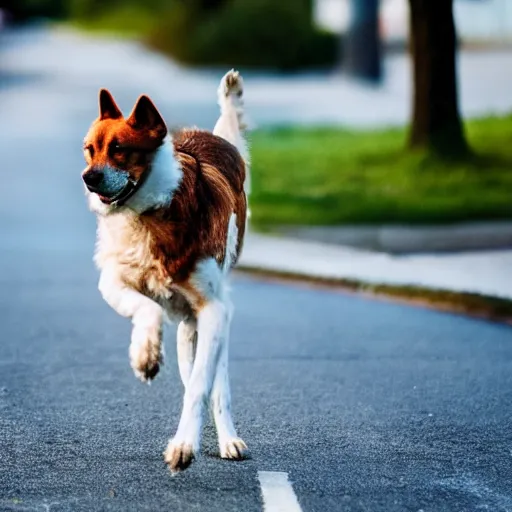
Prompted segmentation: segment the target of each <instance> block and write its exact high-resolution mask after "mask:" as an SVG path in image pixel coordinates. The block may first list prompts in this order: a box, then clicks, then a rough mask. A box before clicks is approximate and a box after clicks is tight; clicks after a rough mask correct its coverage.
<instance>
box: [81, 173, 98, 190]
mask: <svg viewBox="0 0 512 512" xmlns="http://www.w3.org/2000/svg"><path fill="white" fill-rule="evenodd" d="M82 179H83V180H84V183H85V184H86V185H87V186H88V187H92V188H96V187H97V186H98V185H99V184H100V183H101V180H102V179H103V171H99V170H97V169H90V170H88V171H87V172H85V173H84V174H83V175H82Z"/></svg>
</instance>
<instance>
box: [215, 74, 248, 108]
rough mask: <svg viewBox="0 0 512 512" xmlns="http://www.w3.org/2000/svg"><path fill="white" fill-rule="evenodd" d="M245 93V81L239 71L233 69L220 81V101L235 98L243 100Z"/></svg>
mask: <svg viewBox="0 0 512 512" xmlns="http://www.w3.org/2000/svg"><path fill="white" fill-rule="evenodd" d="M243 92H244V81H243V78H242V75H241V74H240V72H239V71H236V70H235V69H231V70H230V71H228V72H227V73H226V74H225V75H224V76H223V77H222V80H221V81H220V86H219V100H221V101H222V100H223V99H224V98H228V97H229V96H235V97H237V98H241V97H242V94H243Z"/></svg>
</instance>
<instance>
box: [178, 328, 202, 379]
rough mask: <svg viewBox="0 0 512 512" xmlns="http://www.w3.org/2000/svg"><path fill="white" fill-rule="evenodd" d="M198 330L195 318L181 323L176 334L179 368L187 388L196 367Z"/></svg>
mask: <svg viewBox="0 0 512 512" xmlns="http://www.w3.org/2000/svg"><path fill="white" fill-rule="evenodd" d="M196 329H197V322H196V320H195V319H194V318H186V319H185V320H182V321H181V322H180V323H179V325H178V332H177V334H176V342H177V350H178V367H179V370H180V377H181V382H183V385H184V386H185V387H187V383H188V380H189V378H190V374H191V373H192V368H193V366H194V357H195V354H196V349H197V336H196V332H197V331H196Z"/></svg>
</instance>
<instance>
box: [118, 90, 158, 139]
mask: <svg viewBox="0 0 512 512" xmlns="http://www.w3.org/2000/svg"><path fill="white" fill-rule="evenodd" d="M126 122H127V123H128V124H129V125H130V126H131V127H132V128H135V129H136V130H148V131H149V133H150V134H151V136H152V137H162V138H163V137H165V135H166V134H167V127H166V126H165V122H164V120H163V119H162V116H161V115H160V112H158V110H157V108H156V107H155V105H154V104H153V102H152V101H151V100H150V99H149V98H148V97H147V96H146V95H145V94H143V95H142V96H140V97H139V99H138V100H137V102H136V103H135V106H134V107H133V110H132V113H131V114H130V116H129V117H128V119H127V120H126Z"/></svg>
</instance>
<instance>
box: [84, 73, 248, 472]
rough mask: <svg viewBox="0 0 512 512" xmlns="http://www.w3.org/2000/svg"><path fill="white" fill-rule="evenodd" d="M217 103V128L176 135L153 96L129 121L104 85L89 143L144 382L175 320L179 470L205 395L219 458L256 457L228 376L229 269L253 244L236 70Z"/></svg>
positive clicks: (170, 449) (102, 226)
mask: <svg viewBox="0 0 512 512" xmlns="http://www.w3.org/2000/svg"><path fill="white" fill-rule="evenodd" d="M218 101H219V105H220V117H219V119H218V121H217V123H216V125H215V128H214V129H213V132H209V131H204V130H199V129H196V128H192V129H183V130H179V131H176V132H174V133H171V132H170V131H169V130H168V128H167V127H166V124H165V122H164V120H163V118H162V116H161V115H160V113H159V111H158V110H157V108H156V107H155V105H154V103H153V102H152V101H151V99H150V98H149V97H148V96H146V95H142V96H140V97H139V98H138V100H137V102H136V103H135V106H134V107H133V110H132V112H131V113H130V115H129V116H128V117H126V118H125V117H124V116H123V114H122V113H121V110H120V109H119V108H118V106H117V104H116V102H115V100H114V98H113V97H112V95H111V94H110V92H109V91H108V90H106V89H102V90H101V91H100V93H99V117H98V118H97V119H96V120H95V121H94V122H93V123H92V125H91V127H90V129H89V131H88V133H87V135H86V137H85V139H84V156H85V160H86V163H87V167H86V168H85V170H84V171H83V173H82V180H83V182H84V184H85V191H86V196H87V199H88V203H89V207H90V209H91V210H92V211H93V212H94V213H96V215H97V222H98V227H97V243H96V251H95V256H94V260H95V263H96V265H97V267H98V268H99V270H100V278H99V286H98V288H99V291H100V293H101V295H102V296H103V299H104V300H105V301H106V302H107V303H108V304H109V305H110V306H111V307H112V308H113V309H114V310H115V311H116V312H117V313H118V314H120V315H122V316H124V317H128V318H131V320H132V324H133V329H132V334H131V343H130V348H129V356H130V363H131V366H132V368H133V371H134V372H135V375H136V376H137V377H138V378H139V379H140V380H142V381H144V382H150V381H151V380H152V379H154V378H155V376H156V375H157V373H158V371H159V368H160V365H161V364H162V363H163V353H162V328H163V323H164V320H165V321H171V322H173V323H177V324H178V328H177V353H178V366H179V373H180V376H181V379H182V382H183V385H184V387H185V393H184V399H183V408H182V413H181V417H180V421H179V425H178V429H177V431H176V434H175V435H174V437H173V438H172V439H171V440H170V441H169V443H168V446H167V448H166V450H165V451H164V459H165V461H166V463H167V464H168V465H169V468H170V470H171V471H172V472H173V473H175V472H178V471H182V470H184V469H186V468H187V467H188V466H189V465H190V464H191V462H192V461H193V459H194V458H195V457H196V455H197V454H198V451H199V448H200V438H201V429H202V423H203V417H204V415H205V408H207V404H208V403H209V404H210V407H211V410H212V412H213V419H214V421H215V426H216V429H217V434H218V442H219V449H220V455H221V457H222V458H225V459H234V460H240V459H243V458H245V457H246V456H247V454H248V449H247V446H246V444H245V443H244V441H243V440H242V439H241V438H240V437H239V436H238V434H237V432H236V429H235V426H234V423H233V419H232V416H231V398H230V388H229V378H228V337H229V330H230V323H231V318H232V313H233V308H232V303H231V301H230V298H229V290H228V276H229V273H230V270H231V269H232V267H233V266H234V265H235V263H236V262H237V260H238V257H239V255H240V252H241V250H242V245H243V240H244V233H245V229H246V218H247V195H246V189H247V187H248V167H249V161H248V150H247V144H246V140H245V137H244V134H245V128H246V126H245V122H244V109H243V80H242V77H241V76H240V74H239V73H238V72H236V71H234V70H231V71H230V72H228V73H227V74H226V75H225V76H224V77H223V78H222V80H221V82H220V86H219V89H218Z"/></svg>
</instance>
